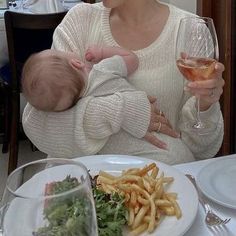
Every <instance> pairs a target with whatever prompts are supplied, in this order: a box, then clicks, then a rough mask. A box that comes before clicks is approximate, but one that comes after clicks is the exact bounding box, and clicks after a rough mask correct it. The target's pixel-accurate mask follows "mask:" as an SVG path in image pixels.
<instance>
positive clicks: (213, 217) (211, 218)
mask: <svg viewBox="0 0 236 236" xmlns="http://www.w3.org/2000/svg"><path fill="white" fill-rule="evenodd" d="M186 177H187V178H188V179H189V180H190V181H191V182H192V184H193V185H194V187H195V188H196V190H197V193H198V199H199V202H200V203H201V205H202V206H203V208H204V210H205V212H206V217H205V222H206V224H207V226H219V225H225V224H227V223H228V222H229V221H230V220H231V218H226V219H224V220H223V219H221V218H220V217H219V216H218V215H217V214H216V213H214V212H213V210H212V209H211V207H210V206H209V204H208V203H206V202H205V201H204V199H203V196H202V193H201V192H200V190H199V189H198V186H197V184H196V180H195V178H194V176H192V175H190V174H186Z"/></svg>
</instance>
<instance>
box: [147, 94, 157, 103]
mask: <svg viewBox="0 0 236 236" xmlns="http://www.w3.org/2000/svg"><path fill="white" fill-rule="evenodd" d="M147 97H148V100H149V102H150V103H151V104H153V103H155V102H156V101H157V98H156V97H154V96H149V95H148V96H147Z"/></svg>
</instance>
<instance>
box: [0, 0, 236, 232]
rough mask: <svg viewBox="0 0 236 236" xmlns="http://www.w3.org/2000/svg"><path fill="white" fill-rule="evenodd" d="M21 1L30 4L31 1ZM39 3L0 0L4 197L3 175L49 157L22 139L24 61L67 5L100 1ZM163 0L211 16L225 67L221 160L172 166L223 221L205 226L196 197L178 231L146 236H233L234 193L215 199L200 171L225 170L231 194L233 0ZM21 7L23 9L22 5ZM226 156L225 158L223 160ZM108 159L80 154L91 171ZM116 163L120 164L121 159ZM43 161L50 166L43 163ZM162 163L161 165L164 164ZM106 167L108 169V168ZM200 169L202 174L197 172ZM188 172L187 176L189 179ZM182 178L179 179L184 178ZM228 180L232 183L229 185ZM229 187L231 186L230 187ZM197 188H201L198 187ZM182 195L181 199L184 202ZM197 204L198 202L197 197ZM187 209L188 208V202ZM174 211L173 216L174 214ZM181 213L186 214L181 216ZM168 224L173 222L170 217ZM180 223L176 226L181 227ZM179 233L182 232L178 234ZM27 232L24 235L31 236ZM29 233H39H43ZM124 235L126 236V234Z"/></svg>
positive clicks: (45, 40)
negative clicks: (191, 182)
mask: <svg viewBox="0 0 236 236" xmlns="http://www.w3.org/2000/svg"><path fill="white" fill-rule="evenodd" d="M24 1H28V2H30V0H24ZM39 1H40V2H41V3H40V4H42V3H44V4H46V2H47V1H48V2H49V3H48V5H47V7H48V8H47V12H44V11H46V10H45V9H46V8H45V6H42V5H37V4H36V5H35V6H33V5H32V6H30V5H29V7H28V8H25V9H27V10H20V7H19V4H20V2H21V1H19V0H18V1H4V0H0V149H1V150H0V199H1V197H2V196H3V193H4V189H5V187H6V181H7V178H8V177H9V175H10V174H11V173H15V172H14V171H15V170H16V169H17V167H18V168H19V167H21V166H22V165H25V164H27V163H29V162H32V161H36V160H46V159H47V155H46V154H45V153H43V152H41V151H39V150H38V149H37V148H36V147H35V146H34V144H33V143H31V141H30V140H29V139H28V138H27V137H26V135H25V134H24V130H23V128H22V124H21V118H22V112H23V109H24V106H25V105H26V101H25V99H24V97H23V96H22V91H21V84H20V79H19V78H20V76H21V72H22V67H23V65H24V63H25V61H26V60H27V58H28V57H29V56H30V55H31V54H32V53H35V52H38V51H41V50H44V49H49V48H50V47H51V44H52V35H53V32H54V30H55V28H56V27H57V26H58V25H59V24H60V22H61V21H62V19H63V18H64V16H65V15H66V14H67V11H68V10H69V9H70V8H72V7H74V6H75V5H76V4H83V2H85V3H90V4H96V3H98V2H102V1H95V0H84V1H79V0H70V1H69V0H68V1H67V0H64V1H62V0H58V1H57V0H36V1H31V2H35V3H37V2H39ZM127 1H128V0H127ZM22 2H23V0H22ZM163 2H165V3H170V4H173V5H176V6H177V7H180V8H183V9H184V10H188V11H191V12H192V13H195V14H197V15H199V16H202V17H210V18H212V19H213V21H214V25H215V29H216V33H217V37H218V44H219V61H220V62H221V63H222V64H224V66H225V71H224V72H223V79H224V81H225V85H224V89H223V94H222V96H221V99H220V106H221V110H222V115H223V119H224V137H223V142H222V146H221V148H220V150H219V152H218V153H217V154H216V155H215V156H214V157H213V159H219V163H215V166H214V164H212V163H213V162H208V161H209V160H204V161H200V162H199V163H197V164H196V163H189V164H187V163H186V164H185V163H184V164H179V165H176V166H174V168H176V169H177V170H178V171H179V172H181V173H184V174H191V176H195V177H196V176H198V181H197V184H198V185H199V186H198V187H197V192H198V193H199V192H201V193H200V194H199V196H201V197H202V196H203V200H204V201H206V202H207V203H209V205H210V207H212V209H213V211H214V212H215V213H216V214H218V215H220V217H221V219H220V220H218V223H217V225H213V226H215V227H211V226H209V224H207V223H206V222H207V220H206V219H205V215H206V212H207V210H208V209H206V205H204V207H205V208H202V207H201V205H199V206H198V205H194V204H195V203H194V200H192V201H191V200H189V203H188V204H192V213H190V212H188V211H187V209H185V208H184V207H182V211H183V212H184V213H186V215H188V214H189V215H191V214H192V216H190V217H189V222H187V221H184V222H182V227H180V226H177V229H176V234H175V231H172V233H171V234H169V231H168V230H167V229H162V228H160V234H155V232H158V231H155V232H154V233H152V234H150V235H161V236H169V235H173V236H175V235H176V236H177V235H184V236H199V235H203V236H208V235H213V236H214V235H216V236H222V235H223V236H236V215H235V210H236V198H235V195H234V196H233V197H232V196H230V197H229V196H225V195H224V194H222V196H220V197H219V198H218V196H216V195H217V194H216V193H215V192H214V191H218V190H215V189H214V187H211V185H212V186H214V184H215V183H213V180H211V182H210V183H209V184H208V185H207V183H204V181H205V179H204V177H206V178H207V177H209V176H207V173H206V171H205V172H203V170H204V168H205V167H206V166H209V169H208V170H210V171H211V172H212V173H214V175H215V174H216V175H217V174H218V172H220V174H222V176H224V177H225V176H226V175H227V174H228V175H227V178H228V179H227V180H226V181H228V180H229V179H231V181H230V183H229V182H227V183H226V182H223V180H219V182H220V184H222V185H224V186H227V189H226V187H225V188H223V187H222V188H219V191H228V192H229V194H230V195H231V194H232V195H233V194H235V186H236V185H235V184H236V182H235V179H234V180H233V178H234V177H236V175H235V173H236V162H235V160H236V105H235V101H236V43H235V42H236V27H235V25H236V1H234V0H217V1H215V0H186V1H180V0H179V1H178V0H170V1H168V0H166V1H163ZM22 6H23V5H22ZM30 7H32V8H30ZM21 9H23V7H22V8H21ZM30 9H32V12H30V13H29V11H30ZM225 157H226V159H224V158H225ZM109 158H110V159H109ZM110 160H112V161H114V162H112V161H111V163H113V164H114V163H116V159H115V157H114V155H113V156H112V155H110V156H108V157H105V158H104V160H103V161H101V163H97V162H96V160H95V159H94V157H93V156H91V160H90V162H89V161H86V158H84V157H82V159H81V162H82V163H83V164H84V165H85V166H86V164H88V163H89V165H92V167H91V170H93V167H94V166H95V165H97V166H98V167H102V165H103V164H104V166H106V165H107V163H108V162H109V161H110ZM127 160H129V161H130V162H127V163H125V162H124V163H123V164H122V165H123V167H127V168H129V166H130V165H129V163H134V167H139V168H141V167H140V164H137V163H139V162H140V163H141V165H142V164H143V165H144V164H147V163H145V161H144V160H143V159H138V157H137V158H136V157H134V158H133V159H132V158H131V159H129V157H127ZM224 160H228V162H225V163H224ZM132 161H133V162H132ZM92 162H94V163H92ZM91 163H92V164H91ZM117 163H118V164H119V162H117ZM149 163H150V160H149V161H148V164H149ZM227 163H228V164H227ZM109 164H110V163H109ZM46 165H51V164H50V163H46ZM136 165H137V166H136ZM224 165H225V166H226V167H227V168H228V169H225V170H224V172H223V171H220V167H221V166H224ZM160 166H161V167H162V164H161V165H160ZM149 167H150V166H149ZM161 167H160V168H161ZM106 168H108V167H107V166H106ZM119 168H120V167H119ZM150 168H151V167H150ZM163 168H164V169H165V168H166V167H165V165H164V166H163ZM214 168H215V169H214ZM105 170H107V169H105ZM121 170H122V169H119V170H118V171H121ZM114 171H115V169H114ZM142 171H143V169H142ZM201 171H202V172H201ZM210 171H209V173H210ZM233 172H234V173H233ZM153 173H154V172H153ZM167 173H168V169H167ZM170 173H172V172H170ZM199 173H201V175H200V174H199ZM209 173H208V174H209ZM173 175H174V176H175V172H173ZM209 175H210V174H209ZM10 176H11V175H10ZM104 176H105V175H104ZM104 176H103V177H104ZM107 176H108V175H107ZM183 176H184V175H183ZM191 176H190V175H189V176H188V178H189V179H190V180H191ZM203 176H204V177H203ZM175 178H178V174H176V176H175ZM222 178H223V177H222ZM225 178H226V177H225ZM185 179H187V178H185ZM185 179H184V180H183V181H185ZM101 181H102V180H101ZM117 181H118V180H117ZM201 181H202V182H201ZM206 182H207V181H206ZM232 184H234V185H233V186H232ZM229 185H231V186H230V187H229ZM199 187H200V188H201V190H200V191H199ZM187 188H188V183H186V189H187ZM208 188H209V189H211V188H212V190H209V189H208ZM182 189H184V187H181V191H182ZM222 189H223V190H222ZM183 191H184V190H183ZM186 191H187V190H186ZM189 191H190V190H189ZM192 191H193V190H192ZM190 192H191V191H190ZM195 192H196V191H195V190H194V193H193V195H194V194H195ZM197 192H196V193H197ZM202 193H203V194H202ZM194 196H195V195H194ZM194 196H193V199H194ZM196 196H197V195H196ZM196 196H195V197H196ZM199 196H198V197H199ZM184 197H185V196H183V199H185V198H184ZM167 198H168V197H167ZM183 199H182V201H185V200H186V199H185V200H183ZM196 199H197V197H196ZM199 199H200V197H199ZM186 201H188V200H186ZM197 201H198V200H197ZM200 203H202V201H201V200H200ZM186 204H187V203H186ZM131 205H132V203H131ZM180 205H181V204H180ZM0 206H1V205H0ZM207 207H208V205H207ZM189 208H191V206H190V205H189ZM195 208H196V209H195ZM175 209H178V208H175ZM194 209H195V211H194ZM205 210H206V212H205ZM147 211H148V210H147ZM176 211H177V210H176ZM189 211H191V210H189ZM193 211H194V212H193ZM177 212H178V211H177ZM1 214H2V213H1V207H0V236H1V235H5V236H11V235H14V234H12V233H11V232H10V231H9V233H6V234H4V233H3V234H1V232H2V231H1V227H2V222H1V217H2V216H1ZM175 214H176V216H177V214H178V213H175ZM193 215H194V217H193ZM16 217H17V216H16ZM183 217H184V214H183V216H182V218H183ZM177 218H178V217H177ZM147 219H148V217H147ZM163 221H164V220H163ZM190 221H191V222H190ZM86 223H87V222H86ZM185 223H186V225H185ZM161 224H162V223H161ZM163 224H164V223H163ZM169 224H170V225H171V224H172V221H171V220H170V223H169ZM222 225H223V226H222ZM96 227H97V226H96ZM178 227H180V229H179V228H178ZM91 228H92V226H91ZM150 228H151V226H150V225H148V229H150ZM157 228H158V227H157ZM164 228H165V227H164ZM167 228H168V227H167ZM162 230H163V233H162ZM178 231H179V232H180V233H179V234H178ZM150 232H151V231H150ZM33 233H35V232H33ZM89 234H90V235H94V236H95V235H96V234H95V233H91V232H90V233H88V235H89ZM25 235H27V236H28V235H29V234H25ZM32 235H39V236H40V235H41V234H32ZM42 235H44V234H42ZM58 235H59V234H58ZM65 235H66V234H65ZM73 235H74V234H73ZM75 235H77V234H75ZM78 235H80V234H78ZM85 235H86V234H85ZM101 235H102V234H101ZM117 235H118V234H117ZM123 235H128V234H126V233H124V234H123ZM134 235H135V234H134ZM137 235H139V234H137ZM143 235H149V234H143ZM14 236H24V235H23V234H22V233H19V234H17V235H14ZM68 236H69V234H68ZM111 236H112V235H111Z"/></svg>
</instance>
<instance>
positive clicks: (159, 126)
mask: <svg viewBox="0 0 236 236" xmlns="http://www.w3.org/2000/svg"><path fill="white" fill-rule="evenodd" d="M161 126H162V124H161V122H158V128H157V133H159V132H160V131H161Z"/></svg>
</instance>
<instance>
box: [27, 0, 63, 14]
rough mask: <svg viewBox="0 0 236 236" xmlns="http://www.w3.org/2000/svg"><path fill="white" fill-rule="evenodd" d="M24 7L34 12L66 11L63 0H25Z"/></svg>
mask: <svg viewBox="0 0 236 236" xmlns="http://www.w3.org/2000/svg"><path fill="white" fill-rule="evenodd" d="M23 7H24V8H27V9H28V10H29V11H30V12H32V13H36V14H37V13H38V14H42V13H54V12H61V11H64V10H65V9H64V7H63V5H62V1H61V0H25V1H24V3H23Z"/></svg>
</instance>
